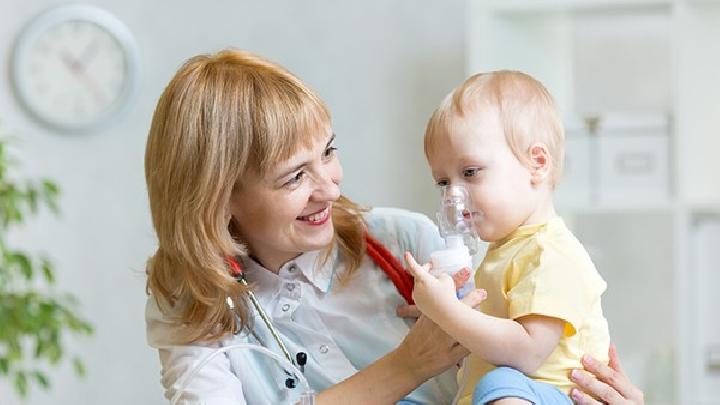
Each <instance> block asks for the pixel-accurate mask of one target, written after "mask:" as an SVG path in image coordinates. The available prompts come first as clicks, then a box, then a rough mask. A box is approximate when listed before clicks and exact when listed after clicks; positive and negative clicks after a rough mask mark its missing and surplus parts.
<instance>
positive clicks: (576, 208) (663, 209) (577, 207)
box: [556, 202, 678, 215]
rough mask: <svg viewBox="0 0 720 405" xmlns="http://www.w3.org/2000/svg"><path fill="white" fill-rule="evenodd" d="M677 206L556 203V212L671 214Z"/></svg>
mask: <svg viewBox="0 0 720 405" xmlns="http://www.w3.org/2000/svg"><path fill="white" fill-rule="evenodd" d="M677 207H678V206H677V204H675V203H673V202H663V203H637V204H632V203H627V202H626V203H617V204H611V203H604V204H595V205H589V204H573V203H562V202H558V203H556V208H557V211H558V212H560V213H561V214H563V213H564V214H580V215H595V214H644V213H647V214H649V213H652V214H673V213H674V212H675V211H676V209H677Z"/></svg>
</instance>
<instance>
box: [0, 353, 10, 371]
mask: <svg viewBox="0 0 720 405" xmlns="http://www.w3.org/2000/svg"><path fill="white" fill-rule="evenodd" d="M9 363H10V362H9V361H8V359H6V358H5V357H0V374H3V375H7V373H8V371H10V364H9Z"/></svg>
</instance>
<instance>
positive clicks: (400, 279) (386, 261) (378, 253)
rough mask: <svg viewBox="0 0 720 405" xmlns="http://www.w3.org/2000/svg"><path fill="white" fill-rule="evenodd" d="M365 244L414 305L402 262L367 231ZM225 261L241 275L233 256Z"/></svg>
mask: <svg viewBox="0 0 720 405" xmlns="http://www.w3.org/2000/svg"><path fill="white" fill-rule="evenodd" d="M365 244H366V251H367V254H368V256H370V258H371V259H372V260H373V262H375V264H376V265H377V266H378V267H380V268H381V269H382V270H383V272H385V274H386V275H387V276H388V278H389V279H390V281H392V283H393V285H395V289H397V291H398V293H400V295H401V296H402V297H403V298H404V299H405V301H406V302H407V303H408V304H410V305H414V304H415V302H414V301H413V299H412V290H413V285H414V280H413V277H412V275H410V272H408V271H407V270H406V269H405V267H403V265H402V263H400V261H399V260H398V259H397V258H396V257H395V256H394V255H393V254H392V253H391V252H390V251H389V250H388V248H386V247H385V245H383V244H382V243H381V242H380V241H378V240H377V239H375V238H373V237H372V236H370V235H369V234H367V233H365ZM227 262H228V265H229V266H230V272H231V273H232V275H233V276H234V277H236V278H237V277H240V276H242V268H241V267H240V263H239V262H238V261H237V260H235V258H232V257H228V258H227Z"/></svg>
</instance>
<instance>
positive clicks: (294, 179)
mask: <svg viewBox="0 0 720 405" xmlns="http://www.w3.org/2000/svg"><path fill="white" fill-rule="evenodd" d="M303 177H305V172H303V171H299V172H297V174H296V175H295V176H293V177H292V178H291V179H290V180H288V181H287V182H286V183H285V185H286V186H289V187H294V186H297V185H298V184H300V182H302V179H303Z"/></svg>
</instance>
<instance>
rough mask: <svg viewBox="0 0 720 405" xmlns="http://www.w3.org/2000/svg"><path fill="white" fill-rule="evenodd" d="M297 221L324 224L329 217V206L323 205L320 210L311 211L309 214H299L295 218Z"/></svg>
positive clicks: (314, 224)
mask: <svg viewBox="0 0 720 405" xmlns="http://www.w3.org/2000/svg"><path fill="white" fill-rule="evenodd" d="M296 219H297V220H298V221H303V222H305V223H307V224H308V225H313V226H318V225H323V224H325V223H326V222H327V221H328V219H330V207H329V206H328V207H325V208H323V209H321V210H320V211H316V212H313V213H312V214H309V215H301V216H299V217H297V218H296Z"/></svg>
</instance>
